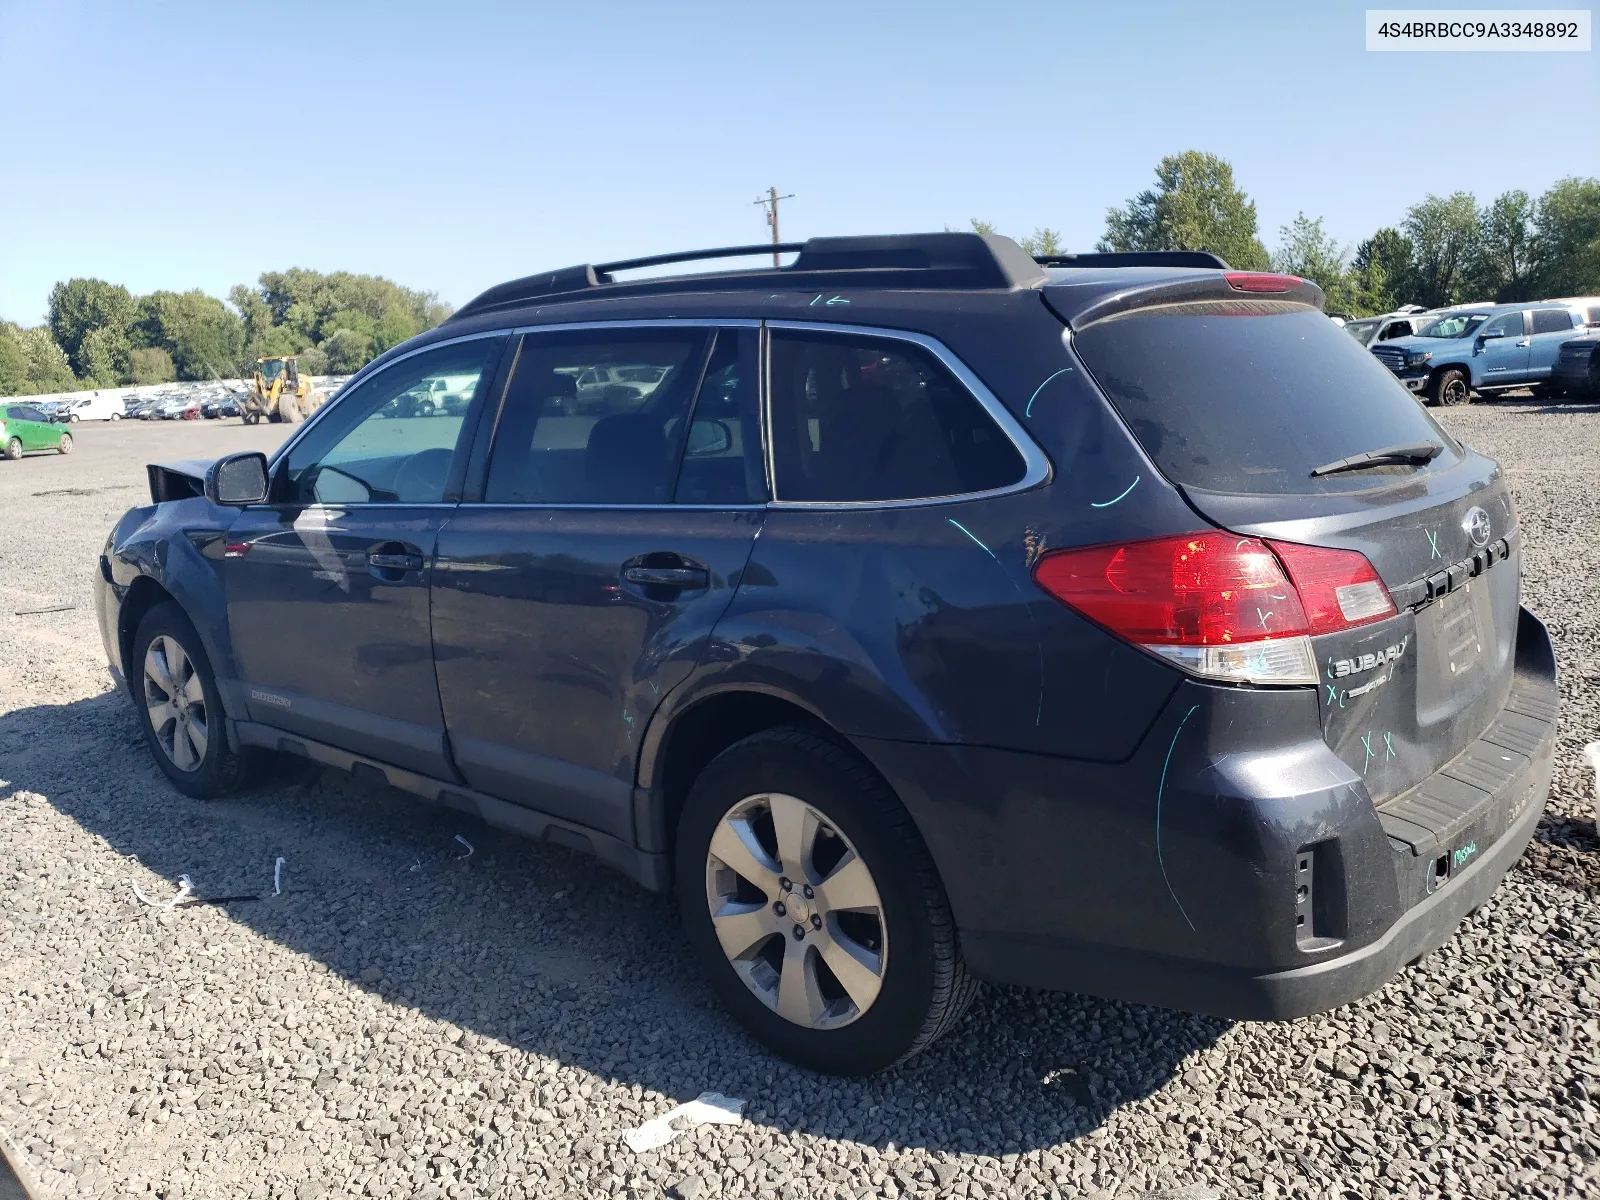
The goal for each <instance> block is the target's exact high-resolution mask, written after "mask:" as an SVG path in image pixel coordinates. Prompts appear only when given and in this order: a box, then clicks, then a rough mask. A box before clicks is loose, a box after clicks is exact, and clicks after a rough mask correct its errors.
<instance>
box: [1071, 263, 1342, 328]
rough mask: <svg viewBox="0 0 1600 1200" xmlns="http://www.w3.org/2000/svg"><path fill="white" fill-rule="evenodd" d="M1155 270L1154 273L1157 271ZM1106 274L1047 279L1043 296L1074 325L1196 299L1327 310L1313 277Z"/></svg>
mask: <svg viewBox="0 0 1600 1200" xmlns="http://www.w3.org/2000/svg"><path fill="white" fill-rule="evenodd" d="M1152 276H1154V277H1152ZM1106 282H1107V280H1106V279H1105V277H1103V276H1101V277H1096V278H1094V279H1092V280H1082V281H1080V280H1074V279H1067V280H1061V281H1060V282H1051V283H1047V284H1046V285H1045V287H1044V299H1045V303H1046V304H1048V305H1049V306H1050V308H1051V310H1052V311H1053V312H1054V313H1055V314H1056V315H1057V316H1058V317H1060V318H1061V319H1062V320H1063V321H1065V322H1066V323H1067V324H1068V325H1069V326H1071V327H1072V328H1073V329H1082V328H1083V327H1084V326H1086V325H1092V324H1094V322H1096V321H1103V320H1105V319H1106V318H1107V317H1113V316H1116V315H1117V314H1118V313H1125V312H1130V311H1132V310H1133V309H1137V308H1153V307H1155V306H1157V305H1162V304H1187V303H1192V302H1194V301H1197V300H1235V301H1238V302H1240V303H1242V304H1250V303H1253V302H1255V303H1259V302H1262V301H1266V302H1268V303H1270V304H1274V305H1281V304H1300V305H1305V306H1306V307H1308V308H1314V309H1316V310H1317V311H1319V312H1320V311H1321V310H1322V303H1323V295H1322V289H1321V288H1319V287H1318V286H1317V285H1316V284H1314V283H1312V282H1311V281H1310V280H1309V279H1301V278H1299V277H1298V276H1295V275H1277V274H1272V273H1270V272H1264V271H1187V272H1185V273H1184V274H1182V275H1170V274H1165V273H1163V274H1162V275H1159V276H1155V275H1154V272H1149V273H1147V274H1146V275H1145V278H1143V279H1140V280H1138V281H1129V282H1128V283H1127V284H1126V285H1125V286H1122V287H1113V288H1107V287H1106Z"/></svg>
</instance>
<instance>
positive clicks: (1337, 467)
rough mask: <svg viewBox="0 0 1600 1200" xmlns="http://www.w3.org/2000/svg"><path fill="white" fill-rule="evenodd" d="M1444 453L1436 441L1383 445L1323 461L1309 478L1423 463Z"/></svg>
mask: <svg viewBox="0 0 1600 1200" xmlns="http://www.w3.org/2000/svg"><path fill="white" fill-rule="evenodd" d="M1443 453H1444V447H1443V446H1441V445H1439V443H1438V442H1406V443H1404V444H1403V445H1399V446H1383V447H1381V448H1379V449H1377V450H1367V451H1363V452H1362V453H1360V454H1352V455H1351V456H1350V457H1349V458H1336V459H1334V460H1333V461H1332V462H1330V463H1323V464H1322V465H1321V466H1320V467H1318V468H1316V469H1315V470H1314V471H1312V472H1311V478H1313V479H1315V478H1317V476H1319V475H1337V474H1339V473H1340V472H1341V471H1360V470H1363V469H1365V468H1367V467H1386V466H1391V465H1394V464H1397V463H1415V464H1416V465H1418V466H1420V465H1421V464H1423V463H1427V462H1432V461H1433V460H1434V459H1435V458H1437V457H1439V455H1441V454H1443Z"/></svg>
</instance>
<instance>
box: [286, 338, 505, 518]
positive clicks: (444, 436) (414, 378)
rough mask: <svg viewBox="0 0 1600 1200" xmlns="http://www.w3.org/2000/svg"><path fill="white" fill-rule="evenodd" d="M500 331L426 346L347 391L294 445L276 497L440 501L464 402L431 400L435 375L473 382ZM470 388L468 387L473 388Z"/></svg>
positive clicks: (492, 354)
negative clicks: (447, 403) (454, 405)
mask: <svg viewBox="0 0 1600 1200" xmlns="http://www.w3.org/2000/svg"><path fill="white" fill-rule="evenodd" d="M503 344H504V341H503V339H501V338H475V339H473V340H472V341H467V342H459V343H457V344H455V345H453V346H441V347H439V348H438V349H437V350H428V351H424V352H423V353H421V354H415V355H412V356H411V357H410V358H405V359H401V360H400V361H399V362H397V363H395V364H394V365H393V366H391V367H386V368H385V369H384V370H382V371H380V372H378V373H377V374H376V375H374V376H372V377H371V378H370V379H366V380H364V381H362V383H361V384H360V386H359V387H356V388H354V389H352V390H350V391H346V392H342V393H341V394H340V396H339V399H338V400H337V401H336V402H335V406H334V407H333V408H332V409H330V411H329V412H328V414H327V416H325V417H323V418H322V419H321V420H319V421H318V422H317V423H316V424H315V425H314V426H312V427H311V428H310V429H309V430H307V432H306V435H305V437H303V438H301V439H300V441H298V442H296V443H295V445H294V446H293V447H291V448H290V450H289V455H288V461H287V462H286V463H285V464H284V466H283V467H282V474H281V476H280V477H279V480H278V483H277V490H276V492H275V495H274V500H275V501H276V502H278V503H283V504H437V503H439V502H441V501H442V500H443V499H444V489H445V483H446V481H447V480H448V479H449V477H450V464H451V462H452V461H453V460H454V458H455V456H456V454H457V453H458V452H464V447H460V446H459V445H458V443H459V442H460V441H461V438H462V425H463V418H464V417H465V415H466V406H465V405H464V404H463V405H461V406H459V407H457V408H455V409H454V410H452V409H451V408H450V407H449V406H443V405H439V404H436V403H433V402H432V398H433V397H435V396H436V394H437V393H436V391H435V387H434V385H435V383H436V382H438V381H440V380H446V381H451V382H452V385H453V386H454V387H455V388H456V389H457V391H458V393H459V391H460V389H461V387H462V382H461V381H462V380H469V381H470V386H472V387H476V385H477V382H478V381H479V379H480V378H481V377H482V376H483V374H484V373H485V372H488V371H492V370H493V369H494V364H495V361H496V360H497V358H498V356H499V353H500V348H501V346H502V345H503ZM469 394H470V393H469Z"/></svg>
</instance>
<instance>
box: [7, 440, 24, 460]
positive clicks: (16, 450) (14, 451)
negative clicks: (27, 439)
mask: <svg viewBox="0 0 1600 1200" xmlns="http://www.w3.org/2000/svg"><path fill="white" fill-rule="evenodd" d="M6 457H7V458H9V459H10V460H11V461H12V462H16V461H17V459H19V458H21V457H22V439H21V438H19V437H14V438H12V439H11V440H10V441H8V442H7V443H6Z"/></svg>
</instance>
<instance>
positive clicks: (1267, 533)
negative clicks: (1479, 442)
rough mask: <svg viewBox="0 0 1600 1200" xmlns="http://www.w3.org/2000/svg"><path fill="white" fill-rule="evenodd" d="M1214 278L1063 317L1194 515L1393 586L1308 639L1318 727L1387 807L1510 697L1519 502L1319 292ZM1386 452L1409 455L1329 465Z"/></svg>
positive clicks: (1107, 390)
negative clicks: (1377, 613) (1373, 606)
mask: <svg viewBox="0 0 1600 1200" xmlns="http://www.w3.org/2000/svg"><path fill="white" fill-rule="evenodd" d="M1215 283H1216V285H1218V286H1217V287H1215V288H1213V289H1212V292H1213V294H1212V295H1210V296H1208V297H1205V298H1200V297H1198V296H1197V295H1196V293H1197V291H1200V290H1201V289H1199V288H1197V287H1195V286H1193V285H1191V286H1190V287H1188V288H1186V289H1185V291H1186V293H1187V295H1186V296H1184V297H1180V298H1177V299H1174V298H1172V297H1170V296H1169V297H1166V302H1158V303H1155V304H1152V305H1139V304H1137V303H1132V302H1130V299H1129V298H1124V299H1123V300H1122V301H1121V302H1120V303H1119V304H1117V305H1115V306H1108V307H1109V308H1110V309H1111V310H1110V311H1105V310H1104V309H1102V310H1101V311H1098V312H1096V311H1091V312H1088V313H1080V314H1078V315H1077V319H1076V320H1074V319H1073V317H1072V316H1070V315H1069V314H1068V313H1067V312H1064V311H1062V309H1063V308H1065V307H1066V305H1064V304H1059V305H1057V309H1058V311H1062V315H1063V316H1068V319H1069V322H1072V323H1073V324H1074V330H1073V335H1072V341H1073V346H1074V349H1075V350H1076V352H1077V354H1078V355H1079V356H1080V357H1081V359H1082V361H1083V362H1084V365H1085V366H1086V367H1087V368H1088V370H1089V371H1090V373H1091V374H1092V375H1093V377H1094V378H1095V380H1096V381H1097V382H1098V384H1099V386H1100V387H1101V389H1102V390H1103V391H1104V392H1105V394H1106V396H1107V397H1108V398H1109V399H1110V400H1111V402H1112V404H1113V405H1114V406H1115V407H1116V409H1117V411H1118V412H1119V413H1120V415H1121V416H1122V419H1123V420H1124V421H1125V422H1126V423H1127V425H1128V427H1129V428H1130V430H1131V431H1132V432H1133V434H1134V436H1135V437H1136V438H1137V439H1138V441H1139V443H1140V444H1141V445H1142V446H1143V448H1144V450H1145V451H1146V453H1148V454H1149V456H1150V457H1151V459H1152V460H1154V462H1155V463H1156V465H1157V466H1158V467H1159V468H1160V469H1161V471H1162V472H1163V473H1164V474H1165V475H1166V476H1167V477H1168V478H1169V479H1171V480H1172V481H1173V483H1175V484H1176V485H1177V486H1178V487H1179V488H1180V489H1181V490H1182V492H1183V494H1184V496H1185V497H1186V499H1187V500H1188V502H1189V504H1190V505H1191V506H1192V507H1193V508H1194V509H1195V511H1196V512H1197V513H1198V514H1200V516H1202V517H1204V518H1205V519H1206V520H1208V521H1210V522H1213V523H1215V524H1216V525H1217V526H1219V527H1221V528H1223V529H1226V530H1229V531H1232V532H1236V533H1238V534H1240V535H1243V536H1252V537H1261V538H1266V539H1276V540H1278V541H1281V542H1290V543H1299V544H1303V545H1309V546H1321V547H1326V548H1331V549H1340V550H1353V551H1357V552H1359V553H1360V554H1362V555H1365V556H1366V558H1367V559H1368V561H1369V562H1370V563H1371V564H1372V566H1373V568H1374V569H1375V570H1376V571H1377V574H1378V576H1379V577H1380V578H1381V579H1382V581H1383V583H1384V584H1385V585H1386V586H1387V588H1388V590H1389V592H1390V594H1391V595H1392V596H1393V598H1394V601H1395V605H1396V609H1397V611H1396V612H1395V613H1394V614H1393V615H1389V616H1384V617H1381V618H1378V619H1373V620H1371V621H1369V622H1368V623H1363V624H1359V625H1356V626H1355V627H1353V628H1345V629H1341V630H1339V631H1337V632H1332V633H1327V634H1323V635H1320V636H1316V637H1314V638H1313V639H1312V645H1313V648H1314V651H1315V654H1316V659H1317V664H1318V670H1319V675H1320V679H1321V683H1320V686H1319V687H1318V699H1319V703H1320V705H1321V715H1322V722H1323V731H1324V736H1325V737H1326V739H1327V742H1328V744H1329V745H1330V746H1331V747H1332V748H1333V749H1334V751H1335V752H1336V753H1338V754H1339V755H1340V756H1341V757H1342V758H1343V759H1344V760H1345V761H1346V762H1348V763H1349V764H1350V765H1351V767H1352V768H1353V769H1355V770H1356V771H1357V772H1358V773H1360V774H1361V775H1362V776H1363V777H1364V779H1365V780H1366V784H1367V788H1368V790H1369V792H1370V793H1371V795H1372V797H1373V799H1374V800H1375V801H1378V802H1382V801H1383V800H1385V799H1386V798H1388V797H1392V796H1394V795H1396V794H1398V793H1400V792H1403V791H1405V790H1406V789H1408V788H1411V787H1412V786H1414V785H1415V784H1417V783H1419V782H1420V781H1422V780H1423V779H1426V778H1427V777H1429V776H1430V775H1432V774H1434V773H1435V772H1437V771H1438V770H1439V769H1440V768H1441V767H1442V766H1444V765H1445V764H1446V763H1447V762H1449V760H1451V759H1452V758H1454V757H1455V756H1456V755H1457V754H1459V753H1460V752H1461V751H1462V750H1463V749H1464V748H1465V747H1466V746H1467V745H1468V743H1470V742H1472V741H1473V740H1474V739H1475V738H1477V737H1478V736H1479V735H1480V734H1481V733H1483V731H1484V730H1485V729H1486V728H1487V727H1488V725H1489V723H1490V722H1491V721H1492V720H1493V719H1494V717H1495V715H1496V714H1497V713H1498V712H1499V710H1500V709H1501V707H1502V706H1503V705H1504V703H1505V700H1506V696H1507V694H1508V692H1509V690H1510V687H1511V681H1512V659H1513V652H1514V649H1515V636H1516V629H1517V613H1518V602H1519V600H1518V593H1519V587H1518V582H1519V580H1518V576H1519V571H1520V555H1519V553H1518V547H1517V537H1516V533H1515V526H1516V522H1515V516H1514V513H1513V510H1512V506H1511V501H1510V498H1509V496H1508V494H1507V492H1506V488H1505V484H1504V481H1503V479H1502V477H1501V473H1500V470H1499V468H1498V466H1497V465H1496V464H1495V463H1494V462H1493V461H1491V460H1489V459H1487V458H1484V457H1483V456H1481V455H1479V454H1477V453H1475V452H1474V451H1472V450H1471V449H1470V448H1468V447H1466V446H1464V445H1462V444H1460V443H1459V442H1457V441H1456V440H1455V439H1454V438H1452V437H1450V435H1449V434H1447V433H1446V432H1445V431H1444V430H1443V429H1442V428H1440V426H1439V425H1438V424H1437V423H1436V422H1435V421H1434V420H1433V419H1432V417H1431V416H1429V414H1428V413H1427V412H1426V411H1425V410H1424V409H1423V408H1422V407H1420V406H1419V405H1418V404H1417V402H1416V401H1415V400H1414V399H1413V398H1412V397H1411V396H1410V395H1409V394H1408V393H1407V392H1406V391H1405V389H1404V388H1403V387H1402V386H1401V385H1400V384H1399V383H1398V382H1396V380H1395V379H1394V377H1393V376H1392V375H1391V374H1390V373H1389V372H1388V371H1387V370H1385V368H1384V367H1383V365H1382V364H1381V363H1380V362H1379V361H1378V360H1377V359H1376V358H1374V356H1373V355H1372V354H1371V353H1369V352H1368V351H1366V350H1364V349H1363V348H1362V347H1361V346H1360V345H1359V344H1358V343H1357V342H1356V341H1355V340H1354V339H1353V338H1351V337H1350V336H1349V335H1348V334H1346V333H1344V332H1343V331H1342V330H1340V329H1339V327H1338V326H1336V325H1335V324H1334V323H1333V322H1332V321H1331V320H1329V319H1328V318H1327V317H1326V316H1324V315H1323V314H1322V313H1321V312H1320V311H1319V310H1318V309H1317V308H1316V307H1314V306H1313V305H1314V303H1315V301H1316V294H1315V292H1314V291H1311V290H1310V289H1295V290H1293V291H1291V293H1290V294H1289V295H1288V296H1285V297H1284V298H1281V299H1275V298H1272V297H1270V296H1253V297H1252V296H1246V295H1237V296H1236V295H1232V294H1230V293H1229V289H1228V288H1227V286H1226V285H1224V283H1223V277H1222V276H1221V275H1220V274H1219V275H1218V276H1216V277H1215ZM1050 290H1051V289H1048V288H1047V289H1046V295H1047V299H1049V298H1050ZM1307 293H1309V296H1308V294H1307ZM1308 298H1309V300H1310V301H1311V303H1307V302H1306V301H1307V299H1308ZM1430 445H1431V446H1435V447H1437V450H1436V451H1429V450H1427V449H1425V448H1426V447H1427V446H1430ZM1394 447H1407V448H1409V449H1408V451H1407V455H1406V456H1405V457H1406V461H1386V462H1385V461H1380V462H1370V463H1346V464H1344V465H1343V466H1337V465H1335V464H1339V462H1340V460H1345V459H1351V458H1354V457H1356V456H1361V455H1364V454H1365V453H1367V452H1370V451H1374V450H1379V449H1384V448H1394ZM1419 447H1422V448H1423V449H1422V450H1420V452H1419V450H1418V448H1419ZM1427 453H1432V454H1433V457H1432V458H1431V459H1427V460H1426V461H1423V456H1424V455H1425V454H1427ZM1397 457H1400V456H1397ZM1319 468H1320V470H1319Z"/></svg>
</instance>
